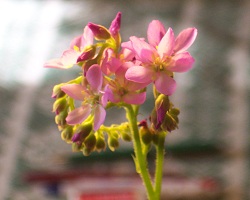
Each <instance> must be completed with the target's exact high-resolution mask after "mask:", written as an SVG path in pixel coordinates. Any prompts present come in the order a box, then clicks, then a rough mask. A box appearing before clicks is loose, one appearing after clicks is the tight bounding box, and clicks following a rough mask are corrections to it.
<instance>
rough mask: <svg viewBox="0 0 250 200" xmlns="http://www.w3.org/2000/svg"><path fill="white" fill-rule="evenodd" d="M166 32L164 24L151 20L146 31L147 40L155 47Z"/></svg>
mask: <svg viewBox="0 0 250 200" xmlns="http://www.w3.org/2000/svg"><path fill="white" fill-rule="evenodd" d="M165 33H166V29H165V27H164V25H163V24H162V23H161V22H160V21H159V20H153V21H152V22H151V23H150V24H149V26H148V31H147V36H148V42H149V44H150V45H152V46H154V47H156V46H158V44H159V42H160V41H161V39H162V38H163V36H164V35H165Z"/></svg>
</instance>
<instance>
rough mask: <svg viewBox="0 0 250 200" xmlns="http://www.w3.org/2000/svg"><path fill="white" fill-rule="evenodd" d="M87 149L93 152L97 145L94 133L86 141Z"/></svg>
mask: <svg viewBox="0 0 250 200" xmlns="http://www.w3.org/2000/svg"><path fill="white" fill-rule="evenodd" d="M84 144H85V148H86V149H89V150H91V151H93V150H94V149H95V145H96V137H95V135H94V133H91V134H89V136H88V137H86V139H85V140H84Z"/></svg>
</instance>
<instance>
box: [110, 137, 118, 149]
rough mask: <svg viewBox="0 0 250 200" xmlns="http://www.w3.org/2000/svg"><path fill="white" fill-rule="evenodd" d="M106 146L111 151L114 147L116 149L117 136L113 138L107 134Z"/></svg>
mask: <svg viewBox="0 0 250 200" xmlns="http://www.w3.org/2000/svg"><path fill="white" fill-rule="evenodd" d="M108 146H109V148H110V150H111V151H115V149H117V148H118V147H119V141H118V138H114V137H111V136H109V138H108Z"/></svg>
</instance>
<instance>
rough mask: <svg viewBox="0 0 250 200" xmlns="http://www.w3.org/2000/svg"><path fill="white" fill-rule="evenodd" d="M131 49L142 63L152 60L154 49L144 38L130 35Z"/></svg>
mask: <svg viewBox="0 0 250 200" xmlns="http://www.w3.org/2000/svg"><path fill="white" fill-rule="evenodd" d="M130 40H131V42H132V46H133V49H134V51H135V53H136V54H137V56H138V57H139V58H140V60H141V61H142V62H144V63H151V62H153V58H154V54H155V53H156V51H155V50H154V49H153V47H152V46H150V45H149V44H148V43H147V42H145V41H144V40H142V39H140V38H137V37H135V36H132V37H130Z"/></svg>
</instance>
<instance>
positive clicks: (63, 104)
mask: <svg viewBox="0 0 250 200" xmlns="http://www.w3.org/2000/svg"><path fill="white" fill-rule="evenodd" d="M67 106H68V105H67V101H66V99H65V98H64V97H61V98H58V99H57V100H56V101H55V102H54V104H53V110H52V111H53V112H56V113H57V114H59V113H60V112H62V111H63V110H65V108H67Z"/></svg>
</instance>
